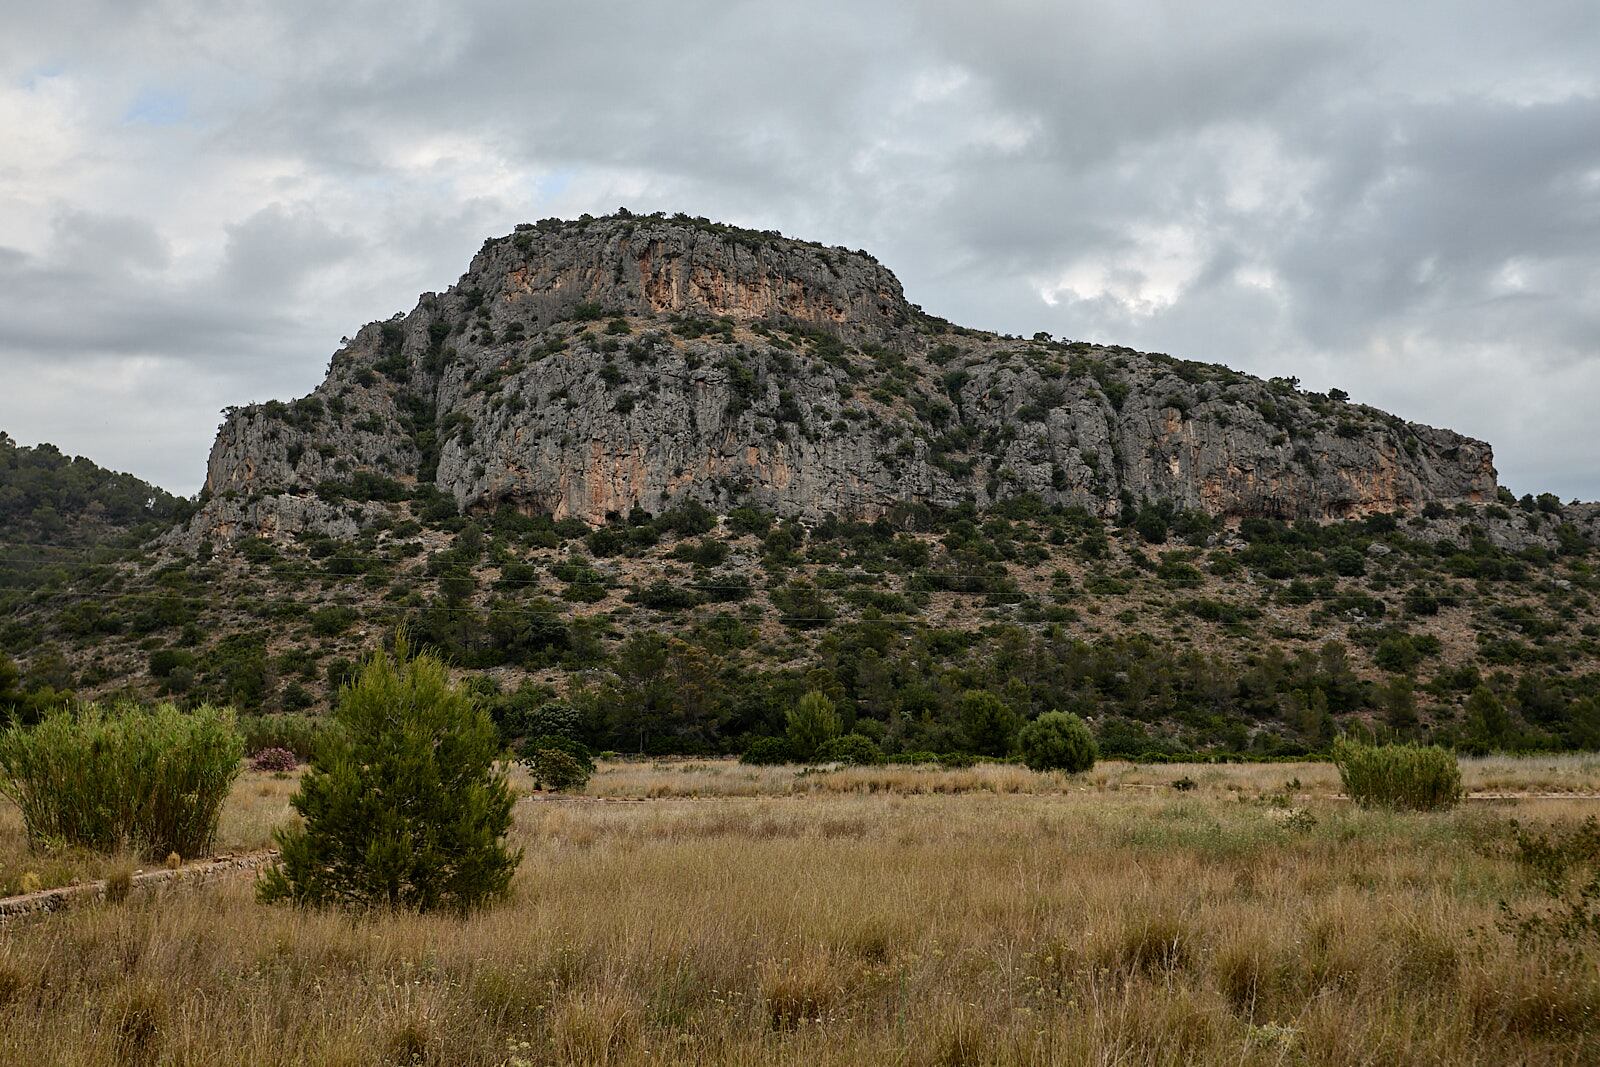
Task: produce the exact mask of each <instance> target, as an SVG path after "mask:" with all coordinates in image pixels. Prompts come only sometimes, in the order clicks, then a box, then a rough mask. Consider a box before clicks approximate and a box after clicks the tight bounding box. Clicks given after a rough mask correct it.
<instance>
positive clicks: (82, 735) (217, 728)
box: [0, 704, 244, 857]
mask: <svg viewBox="0 0 1600 1067" xmlns="http://www.w3.org/2000/svg"><path fill="white" fill-rule="evenodd" d="M243 754H244V744H243V742H242V740H241V739H240V737H239V735H238V733H237V731H236V730H235V729H234V723H233V714H232V713H231V712H227V711H221V710H218V709H216V708H210V707H202V708H197V709H194V710H192V711H189V712H183V711H179V710H178V709H177V708H176V707H174V706H173V705H171V704H162V705H159V706H157V707H154V708H145V707H137V706H118V707H115V708H111V709H103V708H100V707H97V706H95V705H86V706H83V707H80V708H77V709H76V710H72V711H67V710H61V711H56V712H53V713H51V714H49V715H47V716H46V717H45V718H44V720H43V721H42V722H40V723H39V724H38V725H36V726H13V727H11V728H10V729H8V730H6V731H5V733H4V734H0V793H3V794H4V795H5V796H6V798H7V799H9V800H11V801H12V802H13V803H15V804H16V805H17V807H18V808H19V809H20V810H21V812H22V818H23V822H24V825H25V826H26V828H27V833H28V839H29V841H30V843H31V844H32V845H33V846H34V847H35V848H46V847H53V846H57V845H79V846H84V847H87V848H91V849H95V850H97V851H100V852H116V851H120V850H124V849H129V850H132V851H135V852H138V853H141V854H143V855H146V856H155V857H165V856H167V855H168V854H170V853H177V854H178V855H179V856H191V857H192V856H201V855H206V854H207V853H209V851H210V849H211V842H212V839H213V838H214V837H215V835H216V831H217V820H218V818H219V816H220V813H221V809H222V802H223V800H224V799H225V798H226V797H227V795H228V790H229V788H230V787H231V786H232V785H233V780H234V778H235V777H237V776H238V773H239V760H240V757H241V756H242V755H243Z"/></svg>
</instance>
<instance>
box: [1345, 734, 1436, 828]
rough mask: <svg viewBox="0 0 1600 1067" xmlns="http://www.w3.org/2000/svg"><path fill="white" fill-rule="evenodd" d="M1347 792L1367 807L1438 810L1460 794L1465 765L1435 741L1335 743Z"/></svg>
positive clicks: (1346, 739) (1355, 741)
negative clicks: (1462, 770)
mask: <svg viewBox="0 0 1600 1067" xmlns="http://www.w3.org/2000/svg"><path fill="white" fill-rule="evenodd" d="M1333 762H1334V765H1335V766H1337V767H1338V768H1339V777H1340V778H1341V779H1343V781H1344V791H1345V793H1346V794H1347V795H1349V797H1350V799H1351V800H1354V801H1355V802H1356V803H1358V804H1360V805H1362V806H1364V807H1378V808H1397V809H1405V810H1410V811H1437V810H1440V809H1442V808H1449V807H1452V806H1454V805H1455V804H1456V802H1457V801H1459V800H1460V799H1461V765H1460V764H1459V763H1457V762H1456V757H1455V755H1454V754H1453V753H1451V752H1447V751H1446V750H1444V749H1442V748H1440V747H1439V746H1437V745H1369V744H1366V743H1365V742H1362V741H1357V740H1354V739H1352V738H1349V737H1341V738H1339V739H1338V740H1336V741H1334V743H1333Z"/></svg>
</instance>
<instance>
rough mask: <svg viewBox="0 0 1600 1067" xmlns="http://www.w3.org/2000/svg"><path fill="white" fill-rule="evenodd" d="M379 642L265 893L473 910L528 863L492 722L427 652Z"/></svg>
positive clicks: (324, 749)
mask: <svg viewBox="0 0 1600 1067" xmlns="http://www.w3.org/2000/svg"><path fill="white" fill-rule="evenodd" d="M409 654H410V649H409V647H408V646H407V642H406V640H405V639H404V638H403V637H402V638H400V639H399V640H397V641H396V642H395V651H394V654H393V655H392V656H391V655H388V654H386V653H384V652H382V651H379V652H377V653H375V654H374V655H373V656H372V657H371V658H370V659H369V660H368V661H367V663H366V664H365V666H364V667H363V668H362V670H361V674H360V676H359V677H358V678H357V680H356V681H355V683H354V684H353V685H351V686H349V687H347V688H346V689H344V690H343V691H342V692H341V693H340V694H339V705H338V709H337V710H336V712H335V713H334V717H333V722H332V724H331V726H330V727H329V728H328V729H325V730H323V731H322V733H321V734H320V735H319V737H318V740H317V744H316V748H315V751H314V753H313V755H312V759H311V768H310V770H309V771H308V772H307V773H306V775H305V777H304V778H302V779H301V782H300V789H299V791H298V792H296V793H295V795H294V797H293V798H292V799H291V801H290V803H291V804H292V805H293V806H294V808H295V810H296V811H298V812H299V813H300V814H301V815H302V816H303V817H304V820H305V822H304V825H302V826H296V827H293V828H290V829H286V830H280V831H279V832H278V833H277V834H276V835H275V836H276V838H277V841H278V846H279V848H280V849H281V851H282V857H283V858H282V862H281V863H280V865H278V866H276V867H274V868H273V869H271V870H270V871H268V872H267V874H266V875H265V876H264V877H263V878H262V880H261V882H260V885H259V892H260V896H261V898H262V899H263V900H269V901H270V900H291V901H294V902H295V903H298V904H307V905H314V906H326V905H341V906H345V907H353V908H377V907H387V908H415V909H417V910H419V911H429V910H434V909H449V910H454V911H462V912H465V911H470V910H472V909H473V908H476V907H479V906H481V905H482V904H484V903H485V902H487V901H488V900H489V899H490V898H492V897H495V896H498V895H500V894H502V893H504V892H505V890H506V888H507V886H508V885H509V884H510V881H511V876H512V874H513V873H514V872H515V871H516V868H517V864H518V863H520V862H521V859H522V853H521V851H520V850H518V851H515V852H513V851H511V850H509V849H508V848H507V847H506V845H505V840H504V839H505V835H506V832H507V831H508V830H509V829H510V827H511V805H512V796H511V790H510V788H509V786H508V785H507V783H506V778H505V774H504V772H503V771H500V770H497V769H496V767H495V759H496V756H497V755H498V754H499V750H500V744H499V738H498V736H497V734H496V731H495V727H494V723H493V722H492V721H491V720H490V718H489V716H488V714H487V713H486V712H484V711H483V710H482V709H481V708H479V707H478V706H477V704H476V703H475V702H474V700H473V698H472V696H471V694H470V693H469V692H467V691H466V690H465V689H462V688H458V687H456V686H454V685H452V684H451V682H450V676H449V674H448V672H447V671H446V670H445V667H444V664H443V663H442V662H440V661H439V660H438V659H437V658H436V657H434V656H431V655H426V654H424V655H418V656H417V657H415V658H410V655H409Z"/></svg>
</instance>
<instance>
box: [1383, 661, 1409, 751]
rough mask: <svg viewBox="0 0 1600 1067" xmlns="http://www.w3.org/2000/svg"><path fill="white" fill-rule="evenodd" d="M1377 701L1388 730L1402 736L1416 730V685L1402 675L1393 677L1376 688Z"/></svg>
mask: <svg viewBox="0 0 1600 1067" xmlns="http://www.w3.org/2000/svg"><path fill="white" fill-rule="evenodd" d="M1378 701H1379V703H1380V704H1382V705H1383V717H1384V720H1385V721H1386V722H1387V723H1388V724H1389V728H1390V729H1392V730H1394V732H1395V733H1397V734H1400V735H1402V736H1404V735H1408V734H1410V733H1411V732H1412V731H1413V730H1415V729H1416V728H1417V684H1416V682H1414V681H1412V680H1411V678H1410V677H1409V676H1407V675H1404V674H1398V675H1395V676H1394V677H1393V678H1390V679H1389V680H1388V681H1387V682H1385V683H1384V684H1383V685H1382V686H1380V687H1379V688H1378Z"/></svg>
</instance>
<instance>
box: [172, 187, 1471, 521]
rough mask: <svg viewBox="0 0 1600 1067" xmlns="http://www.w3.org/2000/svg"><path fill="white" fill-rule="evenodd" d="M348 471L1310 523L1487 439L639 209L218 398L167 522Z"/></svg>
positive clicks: (813, 251)
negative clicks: (1021, 320)
mask: <svg viewBox="0 0 1600 1067" xmlns="http://www.w3.org/2000/svg"><path fill="white" fill-rule="evenodd" d="M614 319H620V320H622V321H621V322H619V323H618V324H617V326H616V327H614V328H613V327H610V326H609V325H608V324H609V323H611V322H612V320H614ZM612 329H615V330H616V331H617V332H614V333H613V332H610V330H612ZM623 330H626V332H625V333H624V332H622V331H623ZM362 472H364V473H362ZM358 475H360V476H366V477H371V476H376V477H378V478H379V479H392V480H393V481H395V482H398V483H400V485H401V486H403V487H405V488H407V489H409V488H411V487H414V486H415V485H416V483H417V482H418V481H419V480H420V481H423V482H428V481H431V482H433V483H434V484H435V485H436V486H437V488H438V489H439V490H440V491H442V492H443V493H445V494H447V495H448V496H449V497H450V498H451V499H452V500H453V501H454V503H455V505H456V506H457V507H459V508H460V509H462V510H464V511H478V510H490V509H494V508H498V507H504V506H509V507H514V508H518V509H520V510H523V511H525V512H530V513H532V512H544V513H549V514H551V515H553V516H555V517H557V518H561V517H567V516H574V517H577V518H579V519H581V520H583V521H584V522H587V523H601V522H604V521H605V520H606V518H607V516H611V515H618V514H624V513H626V512H627V511H628V510H629V509H630V508H633V507H642V508H645V509H646V510H649V511H652V512H654V511H660V510H662V509H664V508H668V507H671V506H673V505H674V504H677V503H680V502H683V501H686V500H696V501H699V502H701V503H704V504H706V505H708V506H711V507H714V508H725V507H728V506H732V505H734V504H736V503H743V502H748V503H751V504H754V505H757V506H761V507H765V508H768V509H770V510H773V511H775V512H777V513H778V514H780V515H783V516H786V517H796V518H800V519H803V520H817V519H820V518H821V517H822V516H824V515H826V514H829V513H839V514H850V515H858V516H863V517H871V516H875V515H880V514H884V513H886V512H891V511H893V510H894V509H896V508H897V507H902V506H906V505H918V504H929V505H946V506H948V505H955V504H958V503H961V502H963V501H969V500H970V501H972V502H974V503H976V504H978V505H980V506H982V505H987V504H990V503H993V502H994V501H996V500H998V499H1001V498H1005V497H1009V496H1015V495H1018V494H1023V493H1031V494H1037V496H1038V497H1040V498H1041V499H1042V500H1044V501H1045V502H1047V503H1051V504H1061V505H1078V506H1081V507H1084V508H1087V509H1089V510H1090V511H1092V512H1095V513H1097V514H1102V515H1110V514H1114V513H1116V512H1117V511H1118V510H1119V509H1120V507H1121V505H1122V502H1123V500H1124V499H1131V500H1133V501H1135V502H1138V501H1145V500H1170V501H1172V502H1173V503H1174V504H1176V505H1178V506H1180V507H1184V508H1192V509H1200V510H1203V511H1205V512H1208V513H1210V514H1213V515H1220V516H1224V517H1230V518H1237V517H1248V516H1271V517H1280V518H1286V519H1297V518H1309V519H1318V520H1323V519H1341V518H1352V517H1360V516H1364V515H1368V514H1372V513H1375V512H1399V513H1410V512H1414V511H1416V510H1417V509H1419V508H1421V507H1422V506H1423V505H1424V504H1427V503H1430V502H1440V503H1445V504H1448V505H1452V506H1453V505H1456V504H1459V503H1469V504H1483V503H1486V502H1490V501H1493V499H1494V497H1495V491H1496V479H1495V470H1494V464H1493V456H1492V453H1491V451H1490V449H1489V446H1488V445H1486V444H1484V443H1483V442H1481V441H1476V440H1473V439H1471V438H1468V437H1463V436H1461V435H1459V434H1455V433H1452V432H1450V431H1448V430H1440V429H1435V428H1432V427H1428V426H1422V425H1418V424H1416V423H1410V422H1406V421H1404V420H1403V419H1399V418H1397V417H1394V416H1391V415H1387V414H1385V413H1383V412H1380V411H1377V410H1375V409H1372V408H1369V407H1365V406H1362V405H1356V404H1349V403H1345V402H1342V401H1337V400H1333V399H1330V398H1329V397H1326V396H1322V395H1320V394H1313V393H1305V392H1302V391H1300V390H1299V389H1298V388H1297V386H1296V385H1295V384H1294V383H1292V382H1288V381H1281V380H1276V379H1275V380H1273V381H1262V380H1261V379H1257V378H1252V377H1249V376H1247V375H1243V374H1239V373H1237V372H1234V371H1231V370H1228V369H1227V368H1224V367H1220V366H1215V365H1208V364H1200V363H1190V362H1185V361H1182V360H1177V359H1173V358H1172V357H1169V356H1165V355H1161V354H1156V353H1140V352H1134V351H1132V350H1131V349H1126V348H1118V347H1106V346H1100V345H1091V344H1086V343H1081V342H1071V343H1069V342H1063V341H1054V340H1049V339H1046V338H1043V337H1041V338H1039V339H1036V340H1031V341H1030V340H1022V339H1018V338H1010V337H1001V336H997V335H994V334H989V333H981V332H977V331H972V330H966V329H963V328H960V327H957V326H954V325H952V324H950V323H947V322H945V321H944V320H941V319H938V318H935V317H933V316H930V315H927V314H925V313H923V312H922V311H921V310H920V309H919V308H917V307H916V306H914V305H912V304H910V303H908V302H907V301H906V299H905V296H904V294H903V293H902V291H901V287H900V284H899V282H898V281H897V280H896V279H895V277H894V275H893V274H892V273H890V272H889V271H888V270H887V269H885V268H884V267H883V266H881V265H880V264H878V263H877V261H876V260H874V259H872V258H871V257H870V256H867V255H866V254H865V253H858V252H848V251H846V250H844V249H837V248H823V247H822V246H820V245H813V244H807V243H805V242H800V241H793V240H788V239H784V238H781V237H778V236H777V235H775V234H766V233H754V232H752V231H742V230H733V229H730V228H727V227H719V226H715V225H712V224H708V223H704V222H702V221H699V220H686V219H681V218H680V219H673V220H667V219H660V218H645V217H634V216H622V217H610V218H605V219H595V220H587V221H583V220H580V221H579V222H574V223H550V224H545V223H541V224H540V225H539V226H538V227H532V228H522V227H519V229H518V231H517V232H515V233H513V234H511V235H509V236H508V237H505V238H501V239H495V240H490V241H488V242H486V243H485V245H484V247H483V249H482V250H481V251H480V252H479V253H478V255H477V256H476V257H475V258H474V259H473V261H472V264H471V267H470V268H469V269H468V271H467V273H466V274H465V275H463V276H462V278H461V280H460V281H459V282H458V283H457V284H456V285H454V286H453V287H451V288H450V289H449V290H448V291H447V292H445V293H442V294H435V293H429V294H425V295H423V296H422V298H421V299H420V301H419V302H418V304H417V306H416V308H415V309H414V310H413V311H411V312H410V313H409V314H407V315H404V316H396V317H395V318H393V319H391V320H389V321H388V322H383V323H372V324H369V325H368V326H366V327H364V328H363V329H362V330H360V331H359V332H358V333H357V334H356V336H355V337H354V338H353V339H351V340H350V341H349V342H348V343H346V344H345V345H344V347H342V348H341V349H340V350H339V351H338V352H337V353H335V354H334V356H333V359H332V362H331V363H330V366H329V370H328V375H327V378H326V379H325V380H324V381H323V383H322V384H321V385H319V386H318V387H317V388H316V389H315V390H314V391H313V392H312V393H311V394H310V395H309V396H308V397H305V398H302V399H301V400H298V401H295V402H293V403H290V404H283V403H272V404H264V405H262V404H258V405H252V406H250V407H246V408H240V409H237V410H233V411H230V412H229V413H228V417H227V420H226V422H225V423H224V425H223V427H222V429H221V431H220V432H219V434H218V436H217V440H216V443H215V444H214V445H213V447H212V450H211V456H210V460H209V463H208V468H207V479H206V489H207V493H206V497H207V499H206V502H205V503H204V506H203V507H202V508H201V509H200V511H199V513H198V514H197V515H196V516H195V518H194V519H193V520H192V521H191V523H190V524H189V526H188V527H187V528H186V529H184V530H182V531H180V532H178V533H176V534H174V535H173V540H174V541H175V542H177V543H180V544H181V543H192V542H195V541H198V540H200V539H204V538H224V539H225V538H228V537H233V536H239V535H241V534H245V533H253V534H264V535H284V534H288V533H293V532H300V531H309V532H321V533H326V534H328V535H330V536H340V537H347V536H351V535H352V531H353V530H354V529H355V528H357V527H359V526H360V525H361V524H362V523H363V522H365V521H367V519H368V518H369V517H371V516H373V515H375V514H376V513H377V512H379V511H382V510H383V509H382V507H381V506H380V505H376V504H373V505H367V504H351V503H348V502H346V503H344V504H334V503H329V502H328V501H327V500H324V499H320V498H319V496H318V493H319V488H320V489H321V490H322V496H324V497H330V498H333V499H336V498H337V497H338V496H339V493H338V491H337V490H338V487H339V486H341V485H348V484H349V483H351V482H352V481H353V480H355V479H356V478H357V477H358ZM330 485H332V486H333V487H334V489H335V491H334V492H333V493H331V494H330V493H329V492H328V490H329V486H330ZM358 495H359V494H358Z"/></svg>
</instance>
